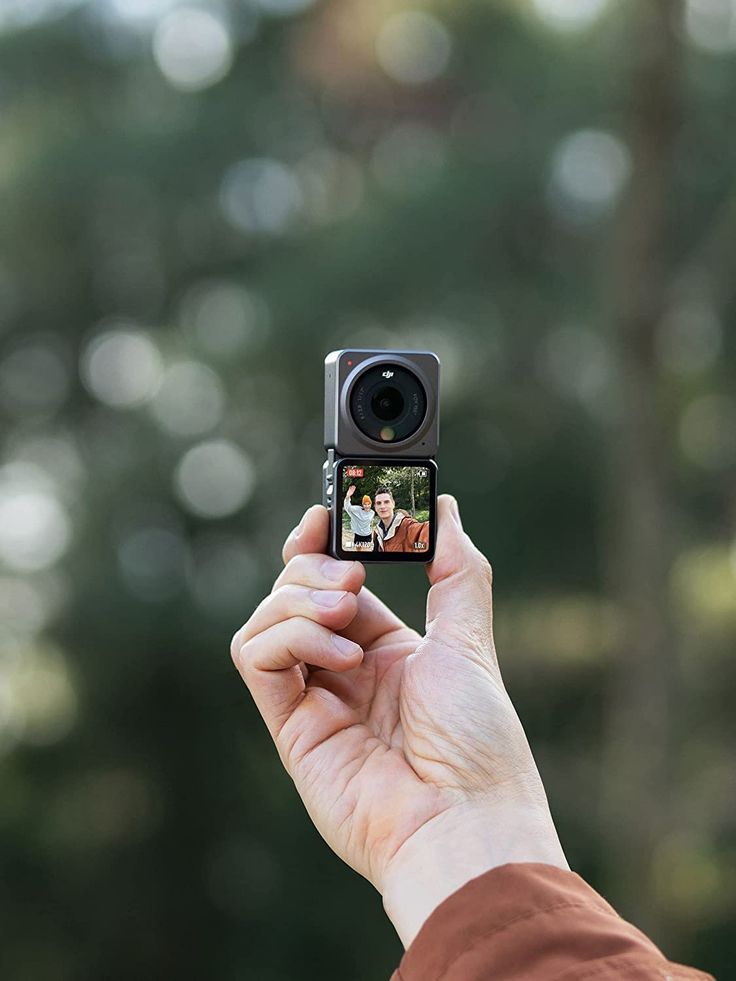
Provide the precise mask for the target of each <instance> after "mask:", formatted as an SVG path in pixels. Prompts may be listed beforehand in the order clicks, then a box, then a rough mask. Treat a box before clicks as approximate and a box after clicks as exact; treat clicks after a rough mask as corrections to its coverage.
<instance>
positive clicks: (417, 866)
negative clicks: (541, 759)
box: [382, 798, 569, 948]
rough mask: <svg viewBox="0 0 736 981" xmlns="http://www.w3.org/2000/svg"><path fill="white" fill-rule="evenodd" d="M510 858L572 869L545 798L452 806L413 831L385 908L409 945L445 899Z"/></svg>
mask: <svg viewBox="0 0 736 981" xmlns="http://www.w3.org/2000/svg"><path fill="white" fill-rule="evenodd" d="M509 862H541V863H544V864H547V865H554V866H557V867H558V868H561V869H565V870H569V866H568V864H567V860H566V859H565V855H564V852H563V851H562V846H561V845H560V842H559V839H558V837H557V832H556V831H555V827H554V823H553V821H552V817H551V815H550V813H549V809H548V808H547V805H546V801H537V800H536V799H533V800H532V801H530V803H529V804H524V803H521V802H520V801H519V800H518V798H516V799H513V798H512V799H510V800H508V801H501V802H498V803H493V804H488V805H484V806H483V807H480V806H479V805H472V806H471V805H468V806H467V809H466V810H465V811H464V812H460V811H458V810H457V809H455V808H453V809H452V811H451V812H446V813H445V814H441V815H439V816H438V817H436V818H434V819H433V820H432V821H430V822H428V823H427V824H426V825H424V826H423V827H421V828H420V829H419V830H418V831H416V832H415V833H414V835H412V837H411V838H409V839H408V840H407V841H406V842H404V844H403V845H402V846H401V848H400V849H399V850H398V852H397V853H396V855H395V856H394V857H393V859H392V860H391V862H390V865H389V869H388V870H387V873H386V875H385V877H384V882H383V889H382V894H383V906H384V909H385V910H386V914H387V916H388V917H389V919H390V920H391V922H392V923H393V925H394V927H395V929H396V932H397V933H398V935H399V937H400V938H401V942H402V943H403V945H404V947H405V948H408V947H409V945H410V944H411V942H412V940H413V939H414V937H415V936H416V935H417V933H418V932H419V930H420V928H421V926H422V924H423V923H424V922H425V921H426V920H427V919H428V917H429V916H430V914H431V913H432V912H433V911H434V910H435V909H436V908H437V907H438V906H439V905H440V903H441V902H442V901H443V900H445V899H447V897H448V896H450V895H452V893H453V892H455V891H457V890H458V889H460V888H461V887H462V886H463V885H465V883H466V882H469V881H470V880H471V879H474V878H475V877H476V876H479V875H482V874H483V873H484V872H487V871H488V870H489V869H492V868H496V867H497V866H500V865H506V864H508V863H509Z"/></svg>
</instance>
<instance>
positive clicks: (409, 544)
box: [341, 463, 431, 555]
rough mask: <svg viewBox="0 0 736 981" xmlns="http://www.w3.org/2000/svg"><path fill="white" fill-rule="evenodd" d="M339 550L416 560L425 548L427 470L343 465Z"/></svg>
mask: <svg viewBox="0 0 736 981" xmlns="http://www.w3.org/2000/svg"><path fill="white" fill-rule="evenodd" d="M341 484H342V549H343V551H345V552H388V553H391V552H404V553H412V554H414V555H419V554H421V553H423V552H426V551H428V549H429V544H430V499H431V487H430V473H429V469H428V468H427V467H421V466H405V467H391V466H379V465H373V464H350V463H345V464H343V466H342V479H341Z"/></svg>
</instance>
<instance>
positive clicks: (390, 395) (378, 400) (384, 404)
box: [371, 386, 404, 422]
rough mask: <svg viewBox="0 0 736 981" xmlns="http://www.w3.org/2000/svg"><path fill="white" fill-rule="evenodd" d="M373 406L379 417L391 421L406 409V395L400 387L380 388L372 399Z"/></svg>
mask: <svg viewBox="0 0 736 981" xmlns="http://www.w3.org/2000/svg"><path fill="white" fill-rule="evenodd" d="M371 408H372V409H373V411H374V413H375V414H376V415H377V416H378V418H379V419H383V421H384V422H390V421H391V420H392V419H397V418H398V417H399V416H400V415H401V413H402V412H403V411H404V396H403V395H402V394H401V392H400V391H399V390H398V388H389V387H388V386H386V387H385V388H379V390H378V391H377V392H376V393H375V395H374V396H373V398H372V399H371Z"/></svg>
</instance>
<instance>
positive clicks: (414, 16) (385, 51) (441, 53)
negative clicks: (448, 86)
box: [376, 10, 452, 85]
mask: <svg viewBox="0 0 736 981" xmlns="http://www.w3.org/2000/svg"><path fill="white" fill-rule="evenodd" d="M451 51H452V41H451V39H450V34H449V32H448V30H447V28H446V27H445V26H444V24H443V23H442V21H441V20H439V18H438V17H435V15H434V14H430V13H428V12H426V11H423V10H406V11H402V12H400V13H396V14H393V15H392V16H391V17H389V18H388V20H387V21H386V23H385V24H384V25H383V27H382V28H381V31H380V33H379V35H378V39H377V41H376V54H377V56H378V61H379V64H380V65H381V67H382V68H383V70H384V71H385V72H386V74H387V75H389V76H390V77H391V78H392V79H394V81H396V82H400V83H401V84H403V85H424V84H425V83H427V82H432V81H434V80H435V79H436V78H438V77H439V76H440V75H441V74H442V73H443V72H444V70H445V69H446V68H447V64H448V62H449V60H450V54H451Z"/></svg>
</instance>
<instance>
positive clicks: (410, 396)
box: [322, 348, 440, 562]
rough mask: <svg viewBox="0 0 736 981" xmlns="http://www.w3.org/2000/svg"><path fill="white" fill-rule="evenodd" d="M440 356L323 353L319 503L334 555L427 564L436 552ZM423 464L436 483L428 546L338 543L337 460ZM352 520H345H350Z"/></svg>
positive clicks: (429, 353)
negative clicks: (369, 550)
mask: <svg viewBox="0 0 736 981" xmlns="http://www.w3.org/2000/svg"><path fill="white" fill-rule="evenodd" d="M439 368H440V362H439V358H438V357H437V355H436V354H434V353H433V352H432V351H399V350H366V349H354V348H350V349H345V350H342V351H332V352H331V353H330V354H328V355H327V357H326V358H325V430H324V446H325V450H326V451H327V459H326V461H325V463H324V466H323V483H322V488H323V495H322V503H323V504H324V506H325V507H326V508H328V509H329V511H330V516H331V521H330V554H332V555H334V556H336V557H337V558H348V557H349V558H351V559H358V560H361V561H366V560H368V561H371V562H381V561H401V560H403V561H424V562H428V561H430V560H431V558H432V555H433V554H434V532H435V527H436V518H435V513H436V496H437V492H436V469H437V468H436V464H435V462H434V457H435V456H436V454H437V447H438V444H439ZM347 460H359V461H364V462H366V463H368V464H375V465H380V466H383V467H386V466H391V467H403V466H412V465H413V466H419V465H421V466H423V467H426V468H427V470H428V472H429V475H430V480H431V495H430V496H431V500H430V507H429V511H430V520H431V534H432V540H431V548H430V549H428V550H427V552H426V553H425V554H422V555H418V554H417V555H398V554H392V555H389V554H384V553H380V554H374V555H369V556H368V555H365V554H360V553H358V554H352V553H351V554H350V555H349V556H348V555H347V554H345V553H344V551H343V550H342V547H341V539H340V537H339V536H340V529H341V527H342V524H341V522H342V518H341V508H342V503H343V502H342V488H341V487H340V486H337V481H338V479H339V474H340V473H341V469H340V465H341V464H342V463H344V462H345V461H347ZM346 520H347V519H346Z"/></svg>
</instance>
